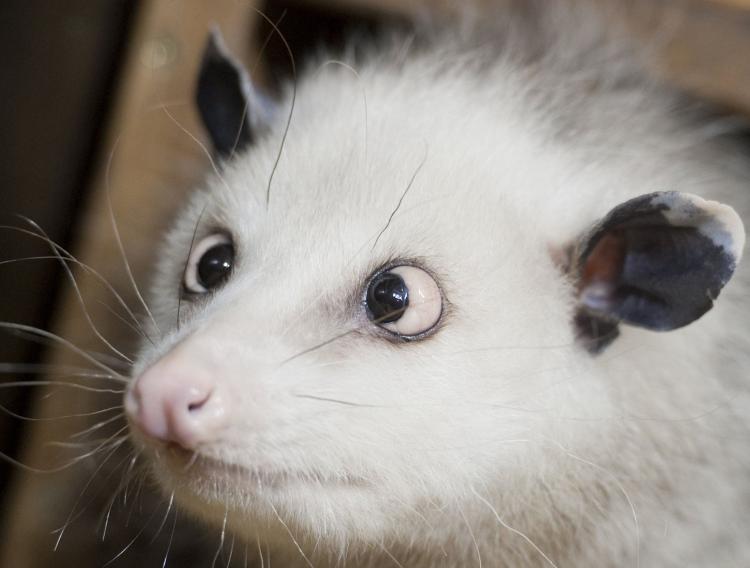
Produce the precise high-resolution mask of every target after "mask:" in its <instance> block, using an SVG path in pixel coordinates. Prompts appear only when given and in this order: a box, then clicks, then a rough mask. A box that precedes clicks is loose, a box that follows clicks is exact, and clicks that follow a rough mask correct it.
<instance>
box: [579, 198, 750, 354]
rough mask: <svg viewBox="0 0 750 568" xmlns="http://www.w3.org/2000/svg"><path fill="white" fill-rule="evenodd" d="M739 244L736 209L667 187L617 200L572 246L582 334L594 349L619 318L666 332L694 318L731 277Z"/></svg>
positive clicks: (610, 334)
mask: <svg viewBox="0 0 750 568" xmlns="http://www.w3.org/2000/svg"><path fill="white" fill-rule="evenodd" d="M744 243H745V231H744V228H743V225H742V221H741V220H740V218H739V216H738V215H737V213H735V211H734V210H733V209H732V208H731V207H728V206H726V205H723V204H721V203H717V202H715V201H706V200H704V199H701V198H700V197H697V196H695V195H690V194H686V193H678V192H666V193H652V194H649V195H643V196H641V197H636V198H635V199H631V200H630V201H627V202H625V203H623V204H622V205H619V206H618V207H616V208H615V209H613V210H612V211H611V212H610V213H609V214H608V215H607V216H606V217H605V218H604V219H602V220H601V221H600V222H599V223H597V224H596V225H595V226H594V227H593V229H592V230H591V231H589V232H588V233H587V234H586V235H585V236H584V238H583V239H581V241H580V243H579V245H578V247H577V250H576V251H575V252H574V256H573V263H574V265H573V267H572V268H573V270H574V272H575V276H576V278H577V284H578V285H577V293H578V311H577V314H576V324H577V326H578V331H579V333H580V335H581V337H582V338H583V339H584V340H585V341H586V343H587V345H588V346H589V348H590V350H591V351H593V352H598V351H601V350H602V349H603V348H604V347H606V346H607V345H608V344H609V343H610V342H611V341H612V340H613V339H614V338H615V337H617V334H618V330H617V326H618V324H619V322H624V323H627V324H630V325H635V326H639V327H644V328H647V329H651V330H656V331H668V330H672V329H676V328H679V327H682V326H685V325H687V324H689V323H691V322H693V321H695V320H697V319H698V318H700V317H701V316H702V315H703V314H705V313H706V312H707V311H708V310H710V309H711V307H712V306H713V303H714V300H715V299H716V298H717V297H718V295H719V292H720V291H721V289H722V288H723V287H724V285H725V284H726V283H727V282H728V281H729V279H730V278H731V277H732V274H733V273H734V270H735V268H736V267H737V264H738V262H739V260H740V256H741V254H742V248H743V246H744Z"/></svg>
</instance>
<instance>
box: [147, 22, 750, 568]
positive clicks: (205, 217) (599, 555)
mask: <svg viewBox="0 0 750 568" xmlns="http://www.w3.org/2000/svg"><path fill="white" fill-rule="evenodd" d="M555 14H557V12H555ZM558 16H559V14H558ZM498 19H499V20H500V19H501V17H500V16H498ZM499 20H498V21H499ZM594 25H597V24H596V20H595V19H594V20H591V21H589V22H588V23H580V22H579V21H578V20H576V18H569V19H568V18H565V17H557V16H553V15H549V14H548V15H547V16H546V17H545V18H543V21H542V23H539V21H538V20H536V19H533V18H532V19H531V20H528V19H519V20H513V21H512V22H511V23H506V28H504V29H505V31H504V32H502V33H506V32H507V31H508V30H511V36H510V37H509V38H506V39H505V40H504V41H503V42H500V40H499V39H498V40H497V42H496V43H497V44H498V45H499V44H500V43H502V47H501V48H496V47H495V46H494V45H495V44H492V43H490V44H489V46H488V44H487V43H486V42H484V41H480V39H484V38H491V37H493V34H492V33H488V32H487V30H486V29H485V28H482V27H472V26H469V25H466V26H463V27H461V26H456V29H454V30H453V31H448V32H441V34H438V36H437V39H435V41H434V43H432V44H431V46H430V47H429V48H427V49H424V50H421V51H420V50H416V49H415V50H414V52H408V50H407V48H406V47H404V48H401V47H400V46H399V45H398V42H395V43H396V45H394V46H391V47H389V48H387V49H386V52H385V54H378V53H377V52H376V53H373V55H372V56H371V57H369V58H368V59H367V61H366V62H365V63H363V64H357V66H356V67H357V71H358V74H356V75H355V74H353V73H352V72H351V71H350V70H349V69H347V68H346V67H343V66H341V65H337V64H326V65H321V66H320V67H317V66H316V67H313V68H311V69H309V70H308V72H307V73H305V75H304V78H302V79H300V81H299V83H298V92H297V99H296V106H295V107H294V111H293V115H292V119H291V127H290V130H289V133H288V136H287V139H286V143H285V145H284V147H283V151H282V152H281V159H280V162H279V165H278V168H277V170H276V172H275V174H274V177H273V181H272V186H271V193H270V204H269V205H268V206H266V203H265V193H266V188H267V184H268V180H269V175H270V173H271V170H272V167H273V163H274V161H275V159H276V157H277V154H278V152H279V147H280V143H281V136H282V132H283V128H284V119H283V118H284V117H283V115H285V113H286V112H288V110H289V103H290V99H289V96H287V98H286V99H285V100H286V102H285V104H286V106H284V107H283V109H284V110H282V113H281V115H282V119H281V120H280V121H279V124H277V125H276V126H275V128H274V130H273V131H272V132H271V133H270V134H269V135H268V136H267V137H265V138H264V139H263V140H261V141H260V142H259V143H258V144H257V145H256V146H254V147H253V148H251V149H249V150H248V151H247V152H245V153H243V154H241V155H239V156H237V157H236V158H235V159H233V160H232V161H230V162H229V163H227V164H225V167H224V168H223V170H222V174H221V177H218V176H211V177H210V178H209V179H208V180H207V181H206V184H205V187H204V188H202V189H201V190H200V191H198V192H197V193H195V194H194V196H193V198H192V200H191V202H190V203H189V205H188V206H187V207H185V208H184V210H183V212H182V213H181V215H180V217H179V218H178V220H177V222H176V224H175V226H174V228H173V230H172V231H171V232H170V234H169V235H168V237H167V241H166V244H165V246H164V248H163V250H162V253H161V255H160V256H159V258H160V262H159V264H158V265H157V269H158V272H159V273H158V277H157V278H156V280H155V285H154V288H153V293H152V301H153V304H154V307H155V313H156V319H157V321H158V324H159V326H160V328H161V330H162V331H165V332H167V333H166V335H165V336H164V339H163V340H162V341H161V342H159V343H158V344H157V346H156V347H155V348H153V347H151V346H149V345H145V346H144V347H143V349H142V352H141V354H140V357H139V360H138V364H137V366H136V373H135V375H136V376H137V374H138V372H140V371H142V370H143V369H145V368H146V367H147V366H149V365H150V364H151V363H153V362H154V361H155V360H157V359H158V358H159V357H160V356H161V355H163V354H164V353H166V352H168V351H169V350H170V349H173V348H178V349H181V350H182V353H183V354H184V356H185V357H187V358H189V359H190V361H191V364H195V365H205V366H209V367H210V368H211V369H212V371H214V372H215V373H216V375H217V376H218V377H220V381H219V386H218V388H219V389H220V390H221V392H222V394H223V395H224V396H225V397H226V399H227V400H229V401H230V405H231V406H230V408H229V411H230V412H231V415H232V426H231V428H230V429H228V430H227V431H226V432H225V433H224V434H223V435H222V436H221V437H220V439H217V440H215V441H214V442H213V443H211V444H208V445H206V446H205V447H202V448H200V450H199V452H200V454H201V455H203V456H207V457H210V458H214V459H216V460H220V461H221V462H223V463H224V464H227V467H226V473H222V471H224V470H223V469H219V470H216V469H211V468H210V467H208V466H204V465H202V463H203V462H201V461H199V462H197V463H196V464H195V465H194V466H193V467H192V468H190V469H188V470H187V471H184V470H183V469H180V468H176V467H170V466H169V465H168V463H167V462H165V461H164V460H163V459H162V460H160V459H157V458H156V457H153V465H154V471H155V475H156V476H157V478H158V479H159V480H160V481H161V483H162V484H163V485H164V486H165V489H166V490H167V491H171V490H173V489H176V490H177V498H178V501H179V502H180V503H182V505H183V507H185V508H187V509H188V510H191V511H193V512H194V513H196V514H197V515H199V516H201V517H203V518H205V519H207V520H208V521H210V522H212V523H214V524H218V525H220V524H221V523H222V522H223V519H224V517H225V514H226V515H227V517H228V525H229V527H230V529H231V531H233V532H234V533H236V534H237V535H238V536H239V537H242V538H245V539H247V540H248V541H249V542H251V543H254V542H255V540H256V538H259V539H260V540H261V541H267V542H268V543H269V544H270V546H271V549H272V551H273V552H272V559H273V565H275V566H276V565H279V566H296V565H300V566H306V565H307V563H306V561H305V560H304V559H303V557H302V555H301V554H300V551H299V550H298V547H297V545H299V547H301V549H302V551H303V552H304V555H305V556H306V557H307V558H308V559H309V561H310V562H311V563H312V564H313V565H316V566H326V565H333V564H335V563H336V562H337V561H338V560H340V559H346V565H349V566H388V565H396V564H395V563H394V561H393V560H392V559H391V555H392V557H393V558H395V559H396V560H397V561H398V562H400V563H401V565H403V566H420V567H427V566H479V559H480V557H481V564H482V566H552V565H556V566H559V567H562V566H578V567H581V566H597V567H601V566H618V567H619V566H635V565H636V564H637V562H640V565H642V566H660V567H663V566H728V565H738V566H739V565H744V564H745V563H747V561H748V559H749V558H750V546H749V545H748V544H747V542H748V541H747V535H746V530H747V526H748V522H749V521H750V499H748V497H749V492H748V488H749V484H748V479H750V476H749V474H750V467H748V456H750V452H748V449H749V448H748V428H747V425H748V424H747V421H748V415H750V405H749V404H748V397H747V393H748V388H747V386H748V385H747V382H748V380H750V378H749V377H748V371H750V345H748V339H749V338H750V335H749V334H748V330H747V322H748V318H750V310H749V309H748V302H747V300H746V298H747V293H748V291H750V290H749V289H748V271H747V266H745V268H744V269H742V268H741V269H740V273H738V274H737V275H736V276H735V278H734V280H733V281H732V282H730V284H729V285H728V287H727V288H726V289H725V290H724V292H723V294H722V296H721V297H720V298H719V300H718V301H717V304H716V306H715V308H714V309H713V310H712V311H711V312H709V313H708V314H707V315H706V316H704V317H703V318H702V319H700V320H699V321H697V322H695V323H694V324H692V325H690V326H688V327H686V328H683V329H680V330H677V331H673V332H669V333H655V332H649V331H645V330H640V329H636V328H632V327H630V328H629V327H627V326H623V327H622V335H621V336H620V337H619V338H618V339H617V340H616V341H615V342H614V343H613V344H612V345H611V346H610V347H609V348H608V349H607V350H606V351H605V352H604V353H603V354H601V355H599V356H592V355H590V354H589V353H588V352H587V351H586V350H584V349H583V348H582V347H581V345H579V344H578V343H577V342H576V341H575V338H574V329H573V326H572V324H571V317H572V309H573V306H574V284H573V283H571V282H569V281H568V278H567V276H566V275H565V274H563V272H562V271H561V269H560V268H559V266H558V265H557V264H556V263H555V262H553V258H552V256H551V255H550V250H560V249H563V248H564V247H567V246H568V245H570V244H571V243H573V242H574V241H575V240H576V239H577V238H578V237H579V236H580V235H582V234H583V233H585V231H586V230H587V229H588V228H589V227H590V226H592V224H593V223H595V222H596V221H597V220H598V219H599V218H601V217H602V216H603V215H605V214H606V213H607V212H608V211H609V210H610V209H612V208H613V207H614V206H616V205H618V204H619V203H622V202H624V201H626V200H627V199H629V198H631V197H634V196H637V195H640V194H645V193H650V192H652V191H660V190H678V191H687V192H690V193H694V194H698V195H700V196H702V197H704V198H708V199H716V200H719V201H722V202H725V203H728V204H729V205H731V206H733V207H734V208H735V209H737V210H738V211H739V212H740V214H741V216H743V217H744V218H745V219H747V218H748V216H747V213H748V206H749V205H750V194H748V192H747V187H748V185H747V184H748V179H750V177H749V176H748V169H747V167H745V166H743V165H741V163H740V161H738V160H737V159H735V158H732V157H730V153H731V152H730V150H728V149H727V148H724V147H722V146H721V145H720V144H719V143H718V142H715V141H713V140H707V139H705V138H706V137H705V136H704V135H703V133H704V132H705V130H704V128H705V127H706V124H705V123H702V122H700V121H697V120H694V119H693V118H692V116H691V113H690V112H688V111H684V112H683V111H681V108H682V107H681V106H680V105H681V102H680V99H679V98H678V97H675V96H673V95H672V94H671V93H669V92H668V91H666V90H664V89H662V88H661V87H659V86H658V85H657V84H656V83H654V82H653V81H650V80H648V79H644V78H643V77H642V76H641V75H638V74H637V73H634V71H633V69H634V63H633V62H632V60H631V58H630V56H627V55H624V54H623V52H624V51H626V50H624V49H622V44H620V43H617V42H615V43H614V44H608V43H602V42H601V38H600V37H599V33H598V31H596V30H600V29H601V28H600V27H597V28H592V26H594ZM534 26H540V27H539V28H535V27H534ZM490 29H495V28H493V27H492V26H490ZM497 29H498V30H499V26H498V27H497ZM540 29H541V30H543V31H544V34H542V35H534V37H533V38H532V39H529V35H530V34H538V33H539V30H540ZM592 29H593V30H594V31H592ZM483 30H484V31H483ZM497 34H498V36H499V35H500V34H501V32H500V31H498V32H497ZM404 42H405V44H406V43H407V40H404ZM472 44H476V45H477V47H471V45H472ZM545 44H546V53H547V54H546V55H544V56H541V57H537V56H536V55H535V54H532V51H533V49H537V48H539V47H540V46H544V45H545ZM597 46H598V47H597ZM417 170H418V173H416V177H415V179H414V182H413V185H412V187H411V188H410V190H409V192H408V193H407V194H406V196H405V198H404V201H403V204H402V206H401V207H400V209H399V210H398V211H397V213H396V215H395V216H394V218H393V220H392V222H391V223H390V225H389V226H388V228H387V229H386V230H385V231H384V232H383V234H382V236H381V237H380V238H379V240H378V241H377V245H376V246H375V247H374V248H373V244H374V242H375V239H376V237H377V235H378V234H379V233H380V232H381V230H382V229H383V228H384V226H385V224H386V221H387V220H388V218H389V215H390V214H391V213H392V211H393V210H394V208H395V207H396V204H397V203H398V201H399V199H400V198H401V196H402V195H403V193H404V191H405V189H406V187H407V184H408V183H409V180H410V179H411V178H412V176H413V175H414V174H415V172H417ZM199 217H200V223H199V225H198V232H197V238H201V237H202V236H205V235H207V234H210V233H211V231H212V230H214V229H216V228H221V229H225V230H227V231H228V232H229V233H231V235H232V237H233V239H234V242H235V245H236V248H237V251H238V260H237V265H236V268H235V271H234V273H233V275H232V276H231V279H230V281H229V282H228V283H227V284H226V286H225V287H224V288H223V289H221V290H220V291H219V292H218V293H217V294H216V295H215V296H214V297H212V298H211V299H209V300H207V301H198V302H195V303H193V304H192V305H191V304H190V303H189V302H182V305H181V307H180V314H181V322H180V325H179V329H178V328H177V326H176V325H175V324H176V319H177V316H176V314H177V294H176V290H177V289H178V287H179V282H180V280H181V272H182V269H183V264H184V262H185V259H186V257H187V254H188V249H189V247H190V242H191V239H192V236H193V231H194V228H195V226H196V222H197V220H198V218H199ZM394 258H405V259H417V260H419V262H421V263H423V265H424V266H425V267H426V268H427V269H428V270H430V271H431V272H432V273H433V274H434V275H435V277H436V279H437V281H438V282H439V285H440V287H441V289H442V291H443V293H444V297H445V300H446V309H445V315H444V319H443V322H442V324H441V327H440V329H439V330H438V331H437V332H436V333H435V334H434V335H433V336H432V337H429V338H427V339H425V340H423V341H415V342H410V343H406V344H400V345H394V344H392V343H390V342H389V341H387V340H385V339H384V338H383V337H382V335H381V334H379V333H378V330H377V329H376V327H375V326H374V325H373V324H371V323H370V322H369V321H368V320H367V318H366V317H365V316H364V313H363V311H362V307H361V305H360V298H361V293H362V290H363V286H365V284H366V282H367V278H368V276H369V275H370V274H371V273H372V272H373V271H374V270H376V269H377V268H379V267H380V266H381V265H383V264H385V263H387V262H389V261H391V260H392V259H394ZM349 329H355V330H356V331H354V332H353V333H351V334H349V335H346V336H344V337H341V338H340V339H338V340H336V341H334V342H332V343H331V344H329V345H326V346H324V347H322V348H320V349H317V350H316V351H314V352H311V353H308V354H305V355H302V356H299V357H296V358H293V359H291V360H289V361H287V362H285V361H286V360H288V359H289V358H290V357H293V356H294V355H296V354H298V353H300V352H302V351H304V350H306V349H308V348H310V347H312V346H315V345H317V344H319V343H321V342H324V341H326V340H328V339H331V338H332V337H334V336H337V335H338V334H341V333H342V332H344V331H347V330H349ZM175 346H178V347H175ZM311 397H317V398H311ZM323 399H335V400H337V401H340V402H334V401H332V400H323ZM281 521H283V522H281ZM291 535H293V538H294V539H295V540H296V543H295V542H294V541H293V539H292V537H291Z"/></svg>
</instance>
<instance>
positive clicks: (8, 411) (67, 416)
mask: <svg viewBox="0 0 750 568" xmlns="http://www.w3.org/2000/svg"><path fill="white" fill-rule="evenodd" d="M113 410H122V405H118V406H110V407H108V408H102V409H101V410H94V411H91V412H79V413H77V414H63V415H62V416H45V417H42V418H35V417H33V416H24V415H23V414H18V413H17V412H13V411H12V410H11V409H10V408H8V407H6V406H4V405H2V404H0V412H4V413H5V414H7V415H8V416H11V417H13V418H17V419H18V420H25V421H27V422H52V421H54V420H67V419H70V418H83V417H86V416H95V415H97V414H105V413H107V412H111V411H113Z"/></svg>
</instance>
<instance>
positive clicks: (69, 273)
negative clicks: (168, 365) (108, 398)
mask: <svg viewBox="0 0 750 568" xmlns="http://www.w3.org/2000/svg"><path fill="white" fill-rule="evenodd" d="M22 218H23V219H25V220H26V222H27V223H29V224H30V225H31V226H32V227H34V228H35V229H36V230H37V231H39V233H40V234H41V235H42V236H43V237H44V238H45V239H47V240H48V241H49V242H52V239H50V238H49V235H47V233H45V232H44V230H43V229H42V228H41V227H40V226H39V225H38V224H37V223H35V222H34V221H32V220H31V219H29V218H26V217H23V216H22ZM50 246H51V248H52V251H53V253H55V256H57V257H58V260H59V261H60V265H61V266H62V267H63V270H64V271H65V275H66V276H67V277H68V280H69V281H70V284H71V286H72V287H73V291H74V293H75V295H76V298H77V300H78V304H79V305H80V306H81V310H82V312H83V317H84V318H85V319H86V323H88V325H89V328H90V329H91V331H93V332H94V335H96V337H97V338H98V339H99V340H100V341H101V342H102V343H104V345H106V346H107V347H108V348H109V349H110V350H111V351H112V352H113V353H115V354H116V355H118V356H119V357H121V358H122V359H124V360H125V361H127V362H128V363H131V364H132V363H133V360H132V359H131V358H130V357H128V356H127V355H125V354H124V353H123V352H122V351H120V350H119V349H117V347H115V346H114V345H112V343H111V342H110V341H109V340H108V339H107V338H106V337H104V335H102V333H101V332H100V331H99V328H98V327H96V324H95V323H94V320H93V319H91V314H90V313H89V310H88V308H87V307H86V302H85V300H84V299H83V294H82V293H81V289H80V287H79V286H78V281H77V280H76V277H75V275H74V274H73V271H72V270H71V269H70V266H68V263H67V262H66V261H65V258H64V257H63V256H62V255H61V254H60V252H59V251H58V250H57V246H56V245H54V244H51V245H50Z"/></svg>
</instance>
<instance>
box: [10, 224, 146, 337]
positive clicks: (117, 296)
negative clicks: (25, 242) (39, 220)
mask: <svg viewBox="0 0 750 568" xmlns="http://www.w3.org/2000/svg"><path fill="white" fill-rule="evenodd" d="M0 229H6V230H10V231H16V232H19V233H23V234H25V235H28V236H31V237H34V238H36V239H40V240H42V241H44V242H46V243H47V244H48V245H49V246H51V247H53V248H54V249H56V250H57V251H58V252H59V253H60V254H62V255H64V257H65V260H66V262H72V263H74V264H76V265H77V266H79V267H81V268H82V269H83V270H85V271H86V272H88V273H89V274H91V275H92V276H94V278H96V279H97V280H98V281H99V282H101V284H102V285H104V287H105V288H106V289H107V290H108V291H109V292H110V293H111V294H112V295H113V296H114V297H115V299H116V300H117V303H118V304H120V305H121V306H122V308H123V309H124V310H125V312H126V313H127V314H128V316H129V317H130V318H131V319H132V320H133V323H135V324H136V325H137V326H140V321H139V320H138V317H137V316H136V315H135V314H134V313H133V311H132V310H131V309H130V307H129V306H128V304H127V302H126V301H125V300H124V299H123V297H122V296H121V295H120V294H119V293H118V292H117V290H115V288H114V286H112V284H110V283H109V281H108V280H107V279H106V278H105V277H104V276H103V275H102V274H101V273H100V272H99V271H97V270H96V269H94V268H93V267H92V266H90V265H88V264H86V263H85V262H82V261H80V260H78V259H77V258H76V257H75V256H73V254H71V253H70V252H69V251H68V250H67V249H65V248H64V247H62V246H60V245H58V244H57V243H55V242H54V241H52V240H51V239H49V238H48V237H44V236H43V235H40V234H38V233H35V232H34V231H30V230H28V229H24V228H22V227H14V226H13V225H0ZM35 258H40V259H41V258H49V259H57V260H58V261H59V257H58V256H45V257H35ZM18 260H20V259H18ZM3 262H15V260H13V259H11V260H6V261H3Z"/></svg>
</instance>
